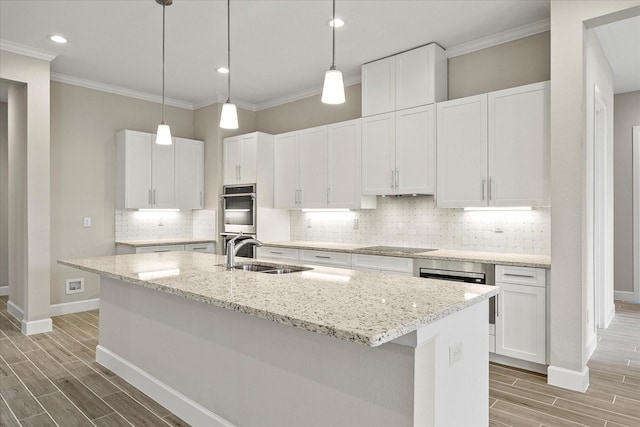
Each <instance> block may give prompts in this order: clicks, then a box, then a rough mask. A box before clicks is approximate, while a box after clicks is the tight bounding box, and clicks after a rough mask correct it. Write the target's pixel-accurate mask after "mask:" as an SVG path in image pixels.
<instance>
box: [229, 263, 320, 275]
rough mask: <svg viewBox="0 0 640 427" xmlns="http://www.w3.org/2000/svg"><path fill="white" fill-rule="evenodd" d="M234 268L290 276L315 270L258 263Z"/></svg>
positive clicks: (237, 265) (238, 265) (239, 265)
mask: <svg viewBox="0 0 640 427" xmlns="http://www.w3.org/2000/svg"><path fill="white" fill-rule="evenodd" d="M220 266H221V267H224V264H221V265H220ZM233 268H234V269H235V270H242V271H255V272H258V273H267V274H289V273H297V272H299V271H308V270H313V268H311V267H296V266H292V265H269V264H257V263H246V264H236V265H235V266H234V267H233Z"/></svg>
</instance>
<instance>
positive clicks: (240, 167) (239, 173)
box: [238, 165, 242, 180]
mask: <svg viewBox="0 0 640 427" xmlns="http://www.w3.org/2000/svg"><path fill="white" fill-rule="evenodd" d="M238 179H240V180H241V179H242V165H238Z"/></svg>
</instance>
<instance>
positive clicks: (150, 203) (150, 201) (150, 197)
mask: <svg viewBox="0 0 640 427" xmlns="http://www.w3.org/2000/svg"><path fill="white" fill-rule="evenodd" d="M151 203H152V201H151V189H149V204H151Z"/></svg>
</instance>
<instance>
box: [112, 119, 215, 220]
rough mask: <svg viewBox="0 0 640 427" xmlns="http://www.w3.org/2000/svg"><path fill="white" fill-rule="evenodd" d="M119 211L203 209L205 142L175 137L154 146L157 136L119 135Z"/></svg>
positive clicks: (117, 199)
mask: <svg viewBox="0 0 640 427" xmlns="http://www.w3.org/2000/svg"><path fill="white" fill-rule="evenodd" d="M116 159H117V161H116V163H117V166H116V167H117V174H116V175H117V186H116V206H117V207H118V208H119V209H175V208H178V209H201V208H202V207H203V203H204V200H203V197H204V155H203V143H202V141H194V140H189V139H184V138H174V143H173V144H172V145H158V144H155V135H153V134H150V133H146V132H137V131H132V130H123V131H120V132H118V133H117V134H116Z"/></svg>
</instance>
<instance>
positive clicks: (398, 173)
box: [396, 169, 400, 190]
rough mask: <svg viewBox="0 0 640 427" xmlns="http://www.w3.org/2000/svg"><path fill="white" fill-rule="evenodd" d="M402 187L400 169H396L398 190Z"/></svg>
mask: <svg viewBox="0 0 640 427" xmlns="http://www.w3.org/2000/svg"><path fill="white" fill-rule="evenodd" d="M399 186H400V169H396V190H397V189H398V187H399Z"/></svg>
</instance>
